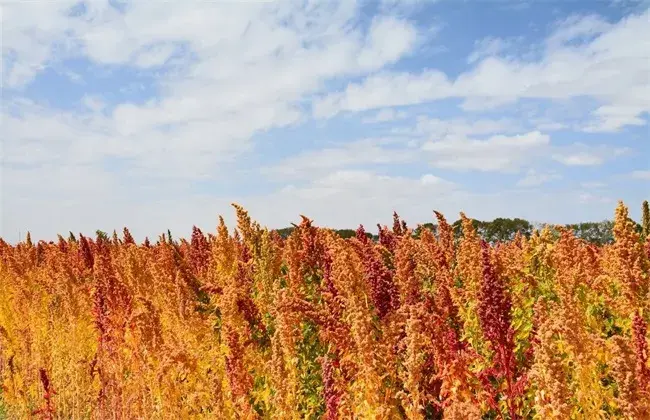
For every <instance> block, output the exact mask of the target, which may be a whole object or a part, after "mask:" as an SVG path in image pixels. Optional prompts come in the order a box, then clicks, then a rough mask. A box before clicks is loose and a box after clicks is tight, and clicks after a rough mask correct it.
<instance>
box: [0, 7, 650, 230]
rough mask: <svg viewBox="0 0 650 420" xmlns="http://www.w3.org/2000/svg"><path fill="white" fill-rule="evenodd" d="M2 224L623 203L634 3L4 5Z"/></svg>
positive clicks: (641, 59) (646, 105) (283, 220)
mask: <svg viewBox="0 0 650 420" xmlns="http://www.w3.org/2000/svg"><path fill="white" fill-rule="evenodd" d="M0 6H1V9H0V16H1V19H2V39H1V45H2V87H1V93H2V110H1V113H0V116H1V118H2V120H1V126H0V127H1V128H0V136H1V139H2V145H1V149H0V188H1V189H0V200H1V201H0V237H2V238H4V239H5V240H7V241H9V242H13V241H16V240H18V239H19V237H23V238H24V235H25V232H27V231H30V232H31V234H32V237H33V238H35V239H45V240H51V239H55V238H56V234H57V233H62V234H64V235H66V234H67V233H68V232H69V231H72V232H75V233H79V232H81V233H84V234H91V235H92V234H93V233H94V232H95V231H96V230H97V229H100V230H104V231H107V232H112V231H113V229H117V230H118V231H120V230H121V229H122V228H123V227H124V226H127V227H128V228H129V230H130V231H131V232H132V233H133V235H134V236H135V238H136V239H137V240H143V239H144V237H145V236H149V237H151V238H155V237H156V236H157V235H159V234H160V233H162V232H165V231H166V230H167V229H170V230H171V231H172V232H173V233H177V234H178V235H180V236H188V235H189V234H190V233H191V228H192V226H193V225H196V226H199V227H200V228H201V229H203V230H204V231H208V232H212V231H214V230H215V229H216V225H217V223H218V216H219V215H222V216H223V217H224V218H225V219H226V221H227V222H228V223H232V222H233V221H234V209H233V208H232V207H231V206H230V204H231V203H233V202H234V203H239V204H241V205H243V206H244V207H245V208H246V209H247V210H248V211H249V213H250V215H251V217H252V218H253V219H255V220H257V221H259V222H260V223H261V224H262V225H264V226H268V227H270V228H280V227H285V226H288V225H289V224H290V223H291V222H297V221H299V220H300V215H305V216H307V217H309V218H311V219H313V220H314V222H315V223H316V224H317V225H319V226H325V227H333V228H355V227H356V226H358V225H359V224H364V225H365V226H367V227H368V230H371V231H373V227H374V226H375V225H376V224H377V223H381V224H391V223H392V212H393V211H397V212H398V213H399V214H400V216H402V217H403V218H404V219H406V220H407V222H409V224H411V225H416V224H418V223H426V222H431V221H433V218H434V216H433V210H438V211H442V212H443V213H444V214H445V215H446V217H447V219H449V220H451V221H453V220H456V219H457V218H458V217H459V212H461V211H463V212H465V213H466V214H467V215H468V216H469V217H472V218H476V219H480V220H491V219H493V218H496V217H522V218H526V219H528V220H531V221H535V222H549V223H573V222H579V221H591V220H594V221H597V220H603V219H607V218H612V217H613V214H614V209H615V207H616V204H617V201H618V200H623V201H624V202H625V203H626V204H627V205H628V206H629V207H630V213H631V215H632V216H633V217H638V216H639V214H640V206H641V201H642V200H644V199H649V198H650V132H649V126H648V122H649V119H650V115H649V114H650V2H649V1H647V0H645V1H631V0H616V1H606V0H574V1H553V0H536V1H532V0H530V1H526V0H460V1H451V0H438V1H417V0H409V1H403V2H398V1H395V0H378V1H376V2H354V1H353V0H346V1H342V2H336V1H333V0H327V1H314V0H304V1H297V0H286V1H279V2H271V1H257V2H254V1H246V2H244V1H240V2H236V1H230V2H212V1H210V2H208V1H196V2H195V1H168V2H154V1H150V0H146V1H126V2H124V1H119V2H118V1H109V2H105V1H82V2H78V1H68V0H57V1H37V2H19V1H0Z"/></svg>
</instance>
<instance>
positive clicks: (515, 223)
mask: <svg viewBox="0 0 650 420" xmlns="http://www.w3.org/2000/svg"><path fill="white" fill-rule="evenodd" d="M630 220H631V219H630ZM632 222H633V223H634V226H635V227H636V230H637V232H639V233H640V234H642V235H643V236H644V237H645V236H648V235H650V208H649V206H648V202H647V201H644V202H643V205H642V220H641V223H638V222H636V221H634V220H632ZM472 224H473V225H474V228H475V229H476V231H477V232H478V234H479V235H480V236H481V237H482V238H483V239H485V240H486V241H487V242H491V243H495V242H506V241H510V240H512V239H514V237H515V236H516V235H517V233H520V234H521V235H523V236H525V237H529V236H530V235H531V234H532V233H533V231H534V230H535V229H536V228H542V227H544V225H538V226H535V225H533V224H532V223H531V222H529V221H528V220H525V219H520V218H514V219H509V218H504V217H498V218H496V219H494V220H491V221H481V220H472ZM452 226H453V228H454V232H455V234H456V236H457V237H460V235H461V234H462V227H461V221H460V220H457V221H455V222H454V223H453V224H452ZM555 226H557V225H555ZM564 226H565V227H567V228H569V229H571V230H573V232H574V234H575V236H576V237H577V238H580V239H583V240H585V241H588V242H591V243H594V244H598V245H604V244H608V243H611V242H613V241H614V232H613V227H614V222H613V221H611V220H603V221H600V222H582V223H574V224H567V225H564ZM437 227H438V226H437V225H436V224H434V223H424V224H421V225H418V226H417V227H416V228H415V229H413V235H414V236H415V237H419V236H420V234H421V233H422V230H423V229H427V230H429V231H431V232H433V233H434V234H437ZM550 227H551V228H552V229H553V225H550ZM294 229H295V227H293V226H291V227H286V228H283V229H277V230H276V232H277V233H278V234H279V235H280V236H282V237H283V238H286V237H288V236H289V235H290V234H291V232H293V230H294ZM334 231H335V232H336V233H337V234H338V235H339V236H340V237H342V238H345V239H346V238H351V237H353V236H355V235H356V230H354V229H335V230H334ZM366 236H368V238H371V239H373V240H378V235H373V234H371V233H368V232H366Z"/></svg>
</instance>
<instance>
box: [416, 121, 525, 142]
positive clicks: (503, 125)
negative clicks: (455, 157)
mask: <svg viewBox="0 0 650 420" xmlns="http://www.w3.org/2000/svg"><path fill="white" fill-rule="evenodd" d="M520 131H522V128H521V126H520V125H519V124H518V123H517V122H516V121H513V120H511V119H507V118H501V119H485V118H482V119H469V118H454V119H447V120H443V119H439V118H429V117H420V118H418V122H417V125H416V127H415V129H414V130H413V132H414V133H415V134H421V135H424V136H426V137H428V138H430V139H438V138H440V137H444V136H476V135H485V134H495V133H500V134H510V133H516V132H520Z"/></svg>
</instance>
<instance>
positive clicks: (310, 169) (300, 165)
mask: <svg viewBox="0 0 650 420" xmlns="http://www.w3.org/2000/svg"><path fill="white" fill-rule="evenodd" d="M406 143H407V140H406V139H400V138H368V139H362V140H358V141H354V142H349V143H345V144H343V145H340V146H338V147H329V148H325V149H318V150H314V151H308V152H303V153H300V154H297V155H294V156H292V157H290V158H288V159H285V160H282V161H280V162H278V163H277V164H276V165H273V166H271V167H267V168H263V169H262V173H264V174H266V175H270V176H273V177H277V178H279V179H282V178H290V179H291V178H293V179H296V178H298V179H313V178H314V177H317V176H319V175H322V174H323V173H326V172H329V171H331V170H333V169H337V168H350V167H357V166H359V165H369V164H373V165H377V164H395V163H406V162H410V161H413V160H415V158H416V151H415V150H412V149H410V148H409V147H408V146H406V147H405V144H406Z"/></svg>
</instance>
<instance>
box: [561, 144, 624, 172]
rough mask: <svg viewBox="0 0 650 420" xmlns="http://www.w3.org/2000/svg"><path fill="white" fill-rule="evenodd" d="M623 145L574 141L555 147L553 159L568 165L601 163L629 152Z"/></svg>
mask: <svg viewBox="0 0 650 420" xmlns="http://www.w3.org/2000/svg"><path fill="white" fill-rule="evenodd" d="M630 152H631V150H630V149H629V148H625V147H619V148H612V147H608V146H587V145H586V144H583V143H575V144H573V145H571V146H566V147H557V148H556V152H555V153H554V154H553V159H554V160H556V161H558V162H560V163H563V164H564V165H568V166H594V165H602V164H603V163H604V162H605V161H606V160H608V159H613V158H616V157H619V156H622V155H625V154H628V153H630Z"/></svg>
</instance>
